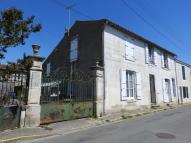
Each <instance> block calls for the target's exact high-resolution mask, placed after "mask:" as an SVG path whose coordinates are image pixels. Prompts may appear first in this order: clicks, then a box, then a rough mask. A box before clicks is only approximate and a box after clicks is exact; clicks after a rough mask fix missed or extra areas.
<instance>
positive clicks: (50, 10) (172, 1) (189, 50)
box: [0, 0, 191, 64]
mask: <svg viewBox="0 0 191 143" xmlns="http://www.w3.org/2000/svg"><path fill="white" fill-rule="evenodd" d="M58 1H59V2H61V3H63V4H65V5H71V4H74V9H75V10H77V11H80V13H79V12H74V11H72V12H71V24H73V23H74V22H75V20H91V19H101V18H107V19H110V20H112V21H113V22H115V23H117V24H119V25H121V26H123V27H125V28H127V29H129V30H130V31H133V32H135V33H137V34H139V35H141V36H143V37H145V38H147V39H149V40H151V41H153V42H155V43H157V44H159V45H161V46H162V47H164V48H166V49H168V50H170V51H172V52H174V53H175V54H177V55H178V58H179V59H181V60H183V61H185V62H187V63H189V64H191V40H190V37H191V36H190V35H191V15H190V14H191V1H190V0H126V2H127V3H128V5H130V7H132V8H133V9H134V10H135V11H136V12H138V13H139V14H140V15H141V16H142V17H143V18H144V19H146V21H148V22H149V23H151V24H152V25H153V26H154V27H155V29H157V31H160V32H157V31H156V30H154V29H153V28H152V27H151V26H150V25H148V24H146V23H145V22H144V21H143V20H142V19H141V18H140V17H138V16H137V15H136V14H134V13H133V12H132V11H131V10H130V9H129V8H128V7H126V6H125V5H124V3H123V2H122V1H121V0H94V1H93V0H0V10H4V9H6V8H9V7H17V8H19V9H21V10H22V11H23V12H24V15H25V17H27V16H31V15H34V16H36V20H35V21H36V22H40V23H41V24H42V26H43V29H42V31H41V32H40V33H38V34H32V35H31V37H30V38H29V39H28V40H27V41H26V45H24V46H18V47H14V48H10V49H9V50H8V52H7V53H6V55H5V56H6V58H5V59H4V60H3V61H2V63H5V62H7V61H15V60H16V59H18V58H21V57H22V55H23V53H24V52H25V53H27V54H28V55H29V54H31V53H32V48H31V45H32V44H38V45H40V46H41V50H40V54H41V55H42V56H43V57H47V56H48V55H49V54H50V53H51V51H52V50H53V49H54V47H55V46H56V45H57V44H58V42H59V41H60V40H61V38H62V37H63V35H64V31H65V27H68V11H67V10H65V8H64V6H63V5H61V4H60V5H59V4H58ZM82 13H83V14H82ZM84 15H86V16H84ZM161 33H162V34H161Z"/></svg>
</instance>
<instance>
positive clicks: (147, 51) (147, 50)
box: [145, 44, 149, 64]
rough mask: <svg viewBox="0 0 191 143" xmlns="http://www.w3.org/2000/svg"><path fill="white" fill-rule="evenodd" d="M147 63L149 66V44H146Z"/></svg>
mask: <svg viewBox="0 0 191 143" xmlns="http://www.w3.org/2000/svg"><path fill="white" fill-rule="evenodd" d="M145 62H146V63H147V64H148V63H149V48H148V44H145Z"/></svg>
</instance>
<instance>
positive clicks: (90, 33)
mask: <svg viewBox="0 0 191 143" xmlns="http://www.w3.org/2000/svg"><path fill="white" fill-rule="evenodd" d="M175 60H176V55H175V54H174V53H172V52H171V51H169V50H167V49H165V48H162V47H161V46H159V45H157V44H155V43H153V42H151V41H149V40H147V39H145V38H143V37H141V36H139V35H137V34H135V33H133V32H130V31H129V30H127V29H125V28H123V27H121V26H119V25H117V24H115V23H113V22H111V21H110V20H107V19H101V20H95V21H76V23H75V24H74V25H73V26H72V27H71V29H70V32H69V33H66V34H65V36H64V38H63V39H62V40H61V41H60V43H59V44H58V46H57V47H56V48H55V49H54V50H53V52H52V53H51V54H50V55H49V56H48V58H47V59H46V61H45V62H44V64H43V72H44V74H45V75H46V76H50V75H51V74H54V75H60V74H59V73H61V72H62V71H65V72H66V73H67V72H68V73H71V71H82V72H84V73H91V67H93V66H96V62H97V61H98V62H99V66H100V67H102V68H103V83H101V84H100V85H96V86H102V88H101V89H103V96H104V97H103V98H102V99H103V109H102V111H101V112H100V113H112V112H117V111H121V110H132V109H137V108H143V107H146V108H147V107H151V106H158V105H166V104H176V103H178V96H177V81H176V70H175V66H176V64H175ZM181 86H184V85H181ZM185 86H188V85H185Z"/></svg>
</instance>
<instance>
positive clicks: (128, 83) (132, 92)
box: [121, 70, 142, 101]
mask: <svg viewBox="0 0 191 143" xmlns="http://www.w3.org/2000/svg"><path fill="white" fill-rule="evenodd" d="M136 75H137V78H136ZM136 93H137V94H136ZM136 95H137V99H142V92H141V75H140V73H137V74H136V73H135V72H134V71H128V70H121V100H122V101H126V100H127V99H135V97H136Z"/></svg>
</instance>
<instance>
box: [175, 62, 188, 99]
mask: <svg viewBox="0 0 191 143" xmlns="http://www.w3.org/2000/svg"><path fill="white" fill-rule="evenodd" d="M182 66H184V67H185V74H186V80H183V77H182ZM190 72H191V71H190V67H189V66H187V65H185V64H183V63H180V62H178V61H177V62H176V73H177V83H178V95H179V98H180V102H181V97H180V86H186V87H188V95H189V99H184V98H182V99H183V100H182V101H183V103H188V102H191V73H190Z"/></svg>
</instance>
